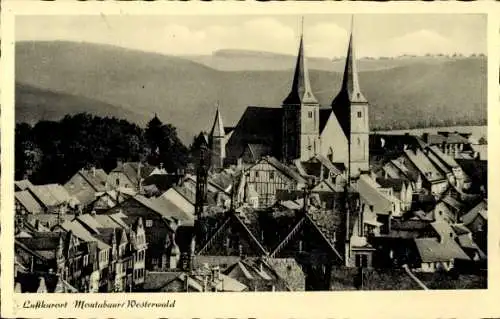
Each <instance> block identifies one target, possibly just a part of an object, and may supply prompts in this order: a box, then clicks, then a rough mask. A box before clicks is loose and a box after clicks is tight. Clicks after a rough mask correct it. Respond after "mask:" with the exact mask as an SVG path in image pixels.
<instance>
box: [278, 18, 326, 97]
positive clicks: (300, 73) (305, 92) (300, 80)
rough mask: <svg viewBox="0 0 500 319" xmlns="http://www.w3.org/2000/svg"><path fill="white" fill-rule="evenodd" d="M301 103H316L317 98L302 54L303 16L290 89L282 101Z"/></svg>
mask: <svg viewBox="0 0 500 319" xmlns="http://www.w3.org/2000/svg"><path fill="white" fill-rule="evenodd" d="M302 103H318V100H317V99H316V97H315V96H314V95H313V93H312V90H311V83H310V81H309V70H308V68H307V61H306V57H305V54H304V17H302V22H301V30H300V42H299V52H298V54H297V63H296V65H295V72H294V75H293V81H292V89H291V91H290V94H288V97H287V98H286V99H285V100H284V101H283V104H302Z"/></svg>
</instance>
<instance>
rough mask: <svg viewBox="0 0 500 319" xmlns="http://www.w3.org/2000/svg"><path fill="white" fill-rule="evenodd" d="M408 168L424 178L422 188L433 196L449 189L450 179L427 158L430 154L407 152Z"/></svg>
mask: <svg viewBox="0 0 500 319" xmlns="http://www.w3.org/2000/svg"><path fill="white" fill-rule="evenodd" d="M404 154H405V157H406V158H407V159H408V161H405V163H404V164H405V165H406V167H408V168H410V170H412V169H413V170H414V171H416V172H418V174H420V175H421V176H422V187H424V188H425V189H427V190H428V191H429V192H430V193H431V194H433V195H435V196H438V195H440V194H442V193H444V192H445V191H446V190H447V189H448V185H449V182H448V179H447V177H446V175H445V174H444V173H443V172H442V171H441V170H439V168H438V167H436V165H435V164H434V163H432V161H431V160H430V159H429V157H428V156H427V155H428V153H426V152H424V151H422V150H421V149H418V148H415V149H413V150H408V149H407V150H405V151H404Z"/></svg>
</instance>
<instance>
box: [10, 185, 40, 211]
mask: <svg viewBox="0 0 500 319" xmlns="http://www.w3.org/2000/svg"><path fill="white" fill-rule="evenodd" d="M14 196H15V198H16V200H17V201H19V203H20V204H21V205H22V206H23V207H24V208H25V209H26V210H27V211H28V212H29V213H30V214H39V213H41V212H42V211H43V208H42V206H40V204H39V203H38V202H37V201H36V199H35V198H34V197H33V196H32V195H31V193H30V192H29V191H28V190H23V191H19V192H16V193H15V195H14Z"/></svg>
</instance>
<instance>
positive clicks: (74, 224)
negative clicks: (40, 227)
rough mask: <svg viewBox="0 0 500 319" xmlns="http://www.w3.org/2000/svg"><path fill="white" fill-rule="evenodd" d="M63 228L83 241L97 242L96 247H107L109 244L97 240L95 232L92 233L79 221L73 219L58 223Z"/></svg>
mask: <svg viewBox="0 0 500 319" xmlns="http://www.w3.org/2000/svg"><path fill="white" fill-rule="evenodd" d="M59 227H61V228H62V229H63V230H65V231H71V232H72V233H73V235H74V236H76V237H77V238H79V239H81V240H83V241H85V242H92V241H95V242H96V243H97V247H98V248H99V249H109V248H110V246H109V245H108V244H106V243H104V242H103V241H101V240H99V239H98V238H97V237H96V236H97V235H96V234H92V233H91V232H90V231H88V230H87V229H86V228H85V227H84V226H83V225H82V224H81V223H80V222H78V221H76V220H73V221H65V222H64V223H62V224H61V225H59Z"/></svg>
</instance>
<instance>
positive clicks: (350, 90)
mask: <svg viewBox="0 0 500 319" xmlns="http://www.w3.org/2000/svg"><path fill="white" fill-rule="evenodd" d="M366 102H367V100H366V98H365V97H364V95H363V93H361V89H360V86H359V79H358V68H357V65H356V56H355V54H354V41H353V31H352V25H351V35H350V37H349V45H348V47H347V56H346V61H345V67H344V76H343V79H342V86H341V87H340V91H339V93H338V94H337V96H336V97H335V99H334V100H333V102H332V107H333V111H334V112H335V115H336V116H337V119H338V121H339V123H340V126H341V127H342V130H343V131H344V134H345V135H346V136H349V135H350V104H351V103H366Z"/></svg>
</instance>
